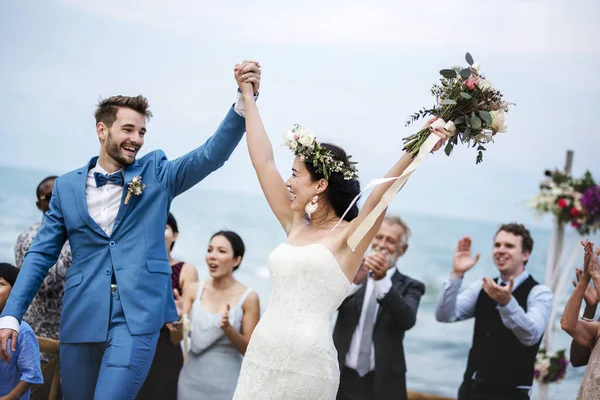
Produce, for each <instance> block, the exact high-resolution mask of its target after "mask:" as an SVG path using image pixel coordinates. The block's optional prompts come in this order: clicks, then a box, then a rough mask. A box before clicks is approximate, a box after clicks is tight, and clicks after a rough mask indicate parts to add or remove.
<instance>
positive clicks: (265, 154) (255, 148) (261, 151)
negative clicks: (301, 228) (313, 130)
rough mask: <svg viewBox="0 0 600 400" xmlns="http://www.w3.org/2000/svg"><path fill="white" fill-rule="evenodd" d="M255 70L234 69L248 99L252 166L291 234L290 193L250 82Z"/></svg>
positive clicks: (246, 67)
mask: <svg viewBox="0 0 600 400" xmlns="http://www.w3.org/2000/svg"><path fill="white" fill-rule="evenodd" d="M255 69H258V66H257V65H256V64H254V63H247V64H242V65H236V67H235V69H234V74H235V79H236V81H237V82H238V85H239V87H240V90H241V91H242V95H243V97H244V106H245V110H246V141H247V143H248V152H249V153H250V159H251V160H252V166H253V167H254V170H255V171H256V175H257V176H258V181H259V182H260V186H261V188H262V191H263V193H264V194H265V197H266V198H267V202H268V203H269V206H270V207H271V210H273V213H274V214H275V217H277V219H278V220H279V223H280V224H281V226H282V227H283V229H284V230H285V232H286V233H289V231H290V229H291V227H292V222H293V218H292V210H291V207H290V193H289V191H288V190H287V188H286V186H285V182H284V180H283V178H282V177H281V174H280V173H279V171H278V170H277V167H276V166H275V160H274V158H273V146H272V145H271V141H270V140H269V137H268V136H267V132H266V131H265V128H264V126H263V123H262V119H261V117H260V113H259V112H258V108H257V107H256V102H255V101H254V93H253V89H252V82H251V79H246V77H247V76H248V74H249V73H250V72H252V71H254V70H255Z"/></svg>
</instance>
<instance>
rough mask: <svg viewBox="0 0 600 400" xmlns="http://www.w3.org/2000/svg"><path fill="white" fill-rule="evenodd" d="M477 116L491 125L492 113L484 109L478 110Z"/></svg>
mask: <svg viewBox="0 0 600 400" xmlns="http://www.w3.org/2000/svg"><path fill="white" fill-rule="evenodd" d="M478 113H479V116H480V117H481V119H482V120H484V121H485V122H486V123H487V124H489V125H491V124H492V122H493V121H492V114H490V113H489V112H487V111H484V110H479V111H478Z"/></svg>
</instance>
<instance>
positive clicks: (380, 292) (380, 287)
mask: <svg viewBox="0 0 600 400" xmlns="http://www.w3.org/2000/svg"><path fill="white" fill-rule="evenodd" d="M396 271H397V268H396V267H392V268H390V269H388V270H387V273H386V275H385V277H383V278H382V279H380V280H378V281H376V280H375V279H373V278H371V277H369V278H368V279H367V287H366V288H365V298H364V300H363V304H362V307H361V312H360V318H359V320H358V326H357V327H356V330H355V331H354V334H353V335H352V341H351V342H350V348H349V349H348V353H347V354H346V367H348V368H352V369H356V367H357V365H358V353H359V351H360V341H361V340H362V331H363V327H364V324H365V317H366V314H365V313H364V312H363V310H365V309H366V308H367V304H368V301H369V298H370V297H371V293H373V290H375V295H376V296H377V299H378V300H379V299H382V298H384V297H385V295H386V294H388V292H389V291H390V289H391V288H392V276H393V275H394V274H395V273H396ZM361 287H362V283H361V284H360V285H357V284H354V283H353V284H351V285H350V288H349V289H348V297H350V296H352V295H353V294H355V293H356V292H358V290H359V289H360V288H361ZM378 311H379V303H377V305H376V306H375V318H374V319H373V321H375V320H376V317H377V312H378ZM374 369H375V346H374V345H371V369H370V370H371V371H373V370H374Z"/></svg>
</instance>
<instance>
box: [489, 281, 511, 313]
mask: <svg viewBox="0 0 600 400" xmlns="http://www.w3.org/2000/svg"><path fill="white" fill-rule="evenodd" d="M513 287H514V281H513V280H512V279H511V280H510V283H509V284H508V285H507V286H500V285H498V284H497V283H496V282H494V280H493V279H490V278H485V277H484V278H483V290H484V291H485V292H486V293H487V295H488V296H490V298H491V299H492V300H494V301H495V302H496V303H498V304H500V305H501V306H505V305H507V304H508V302H509V301H510V299H511V297H512V290H513Z"/></svg>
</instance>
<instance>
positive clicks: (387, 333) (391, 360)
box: [333, 216, 425, 400]
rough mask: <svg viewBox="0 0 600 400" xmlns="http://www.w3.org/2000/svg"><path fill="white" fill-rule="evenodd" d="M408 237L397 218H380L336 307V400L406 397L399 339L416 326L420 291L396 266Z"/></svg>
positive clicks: (404, 374) (406, 230) (404, 373)
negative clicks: (337, 373)
mask: <svg viewBox="0 0 600 400" xmlns="http://www.w3.org/2000/svg"><path fill="white" fill-rule="evenodd" d="M409 236H410V229H409V228H408V226H407V225H406V223H405V222H404V221H403V220H402V219H400V217H392V216H389V217H386V218H385V220H384V221H383V224H382V225H381V228H380V229H379V232H377V235H376V236H375V239H373V242H372V243H371V250H372V252H371V253H369V254H368V255H367V256H365V259H364V261H363V264H362V266H361V267H360V269H359V272H358V273H357V276H356V277H355V279H354V283H353V284H352V286H351V288H350V294H349V296H348V297H347V298H346V300H345V301H344V302H343V303H342V305H341V306H340V308H339V314H338V319H337V322H336V324H335V328H334V332H333V341H334V343H335V347H336V348H337V352H338V359H339V363H340V371H341V377H340V386H339V389H338V394H337V400H401V399H406V397H407V395H406V361H405V359H404V346H403V344H402V341H403V339H404V332H405V331H407V330H409V329H410V328H412V327H413V326H414V325H415V322H416V320H417V308H418V307H419V301H420V299H421V296H422V295H423V294H424V293H425V286H424V285H423V284H422V283H421V282H418V281H416V280H414V279H411V278H409V277H408V276H406V275H403V274H401V273H400V272H399V271H398V269H397V268H396V262H397V260H398V258H399V257H401V256H402V255H404V253H406V250H407V249H408V238H409ZM367 275H368V276H367Z"/></svg>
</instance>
